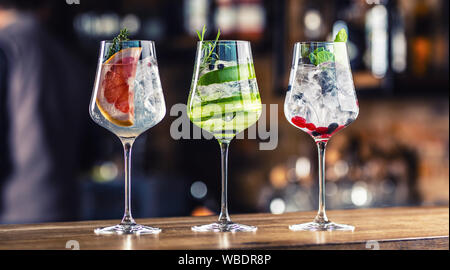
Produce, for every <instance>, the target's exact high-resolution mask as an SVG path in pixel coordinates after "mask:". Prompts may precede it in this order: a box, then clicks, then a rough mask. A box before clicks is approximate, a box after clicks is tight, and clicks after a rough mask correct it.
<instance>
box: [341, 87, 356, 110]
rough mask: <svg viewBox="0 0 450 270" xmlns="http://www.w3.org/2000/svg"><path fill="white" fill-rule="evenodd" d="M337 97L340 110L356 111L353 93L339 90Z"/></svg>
mask: <svg viewBox="0 0 450 270" xmlns="http://www.w3.org/2000/svg"><path fill="white" fill-rule="evenodd" d="M338 99H339V105H340V106H341V110H342V111H349V112H356V111H357V110H358V105H357V104H356V97H355V95H346V94H345V93H343V92H341V91H339V92H338Z"/></svg>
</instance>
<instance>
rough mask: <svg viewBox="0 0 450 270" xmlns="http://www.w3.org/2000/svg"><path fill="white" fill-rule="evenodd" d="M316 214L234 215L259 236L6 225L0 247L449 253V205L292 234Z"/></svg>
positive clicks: (385, 211) (356, 214) (348, 218)
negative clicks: (346, 227) (344, 228)
mask: <svg viewBox="0 0 450 270" xmlns="http://www.w3.org/2000/svg"><path fill="white" fill-rule="evenodd" d="M314 214H315V213H314V212H297V213H286V214H282V215H273V214H250V215H234V220H235V221H237V222H242V223H245V224H251V225H257V226H258V227H259V229H258V231H257V232H255V233H235V234H233V233H195V232H192V231H191V230H190V227H191V226H192V225H196V224H202V223H205V222H208V221H211V222H212V221H214V220H215V218H216V217H212V216H210V217H176V218H152V219H140V220H138V221H139V223H141V224H144V225H152V226H157V227H160V228H161V229H162V230H163V231H162V233H160V234H159V235H143V236H130V235H121V236H97V235H95V234H94V232H93V230H94V228H96V227H98V226H104V225H113V224H115V223H116V222H117V220H113V221H111V220H109V221H81V222H60V223H44V224H28V225H1V226H0V249H66V244H67V241H70V240H75V241H78V243H79V247H80V249H81V250H87V249H180V250H186V249H362V250H364V249H376V248H377V247H379V249H381V250H383V249H448V248H449V209H448V207H408V208H378V209H356V210H333V211H329V216H330V217H331V218H332V219H333V220H335V221H337V222H342V223H346V224H352V225H355V226H356V230H355V231H354V232H293V231H290V230H289V229H288V225H290V224H294V223H300V222H307V221H310V220H311V218H312V217H313V216H314Z"/></svg>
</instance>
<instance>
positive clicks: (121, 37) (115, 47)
mask: <svg viewBox="0 0 450 270" xmlns="http://www.w3.org/2000/svg"><path fill="white" fill-rule="evenodd" d="M129 35H130V33H129V32H128V30H127V29H126V28H122V30H120V32H119V34H118V35H117V36H116V37H115V38H114V39H113V44H112V45H111V47H109V50H108V54H107V55H106V57H105V59H109V58H110V57H111V56H113V55H114V54H115V53H116V52H119V51H120V50H122V44H121V42H122V41H127V40H130V39H129V38H128V36H129Z"/></svg>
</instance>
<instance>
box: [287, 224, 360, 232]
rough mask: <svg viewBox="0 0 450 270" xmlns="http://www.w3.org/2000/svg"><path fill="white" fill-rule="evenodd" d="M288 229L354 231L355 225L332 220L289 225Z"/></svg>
mask: <svg viewBox="0 0 450 270" xmlns="http://www.w3.org/2000/svg"><path fill="white" fill-rule="evenodd" d="M289 229H291V230H293V231H354V230H355V227H354V226H352V225H345V224H337V223H334V222H326V223H318V222H308V223H302V224H295V225H290V226H289Z"/></svg>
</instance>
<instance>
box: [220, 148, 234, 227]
mask: <svg viewBox="0 0 450 270" xmlns="http://www.w3.org/2000/svg"><path fill="white" fill-rule="evenodd" d="M219 144H220V150H221V161H222V194H221V202H220V215H219V223H222V224H225V223H229V222H231V219H230V216H229V215H228V201H227V181H228V179H227V177H228V175H227V174H228V146H229V145H230V142H229V141H219Z"/></svg>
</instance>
